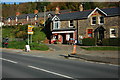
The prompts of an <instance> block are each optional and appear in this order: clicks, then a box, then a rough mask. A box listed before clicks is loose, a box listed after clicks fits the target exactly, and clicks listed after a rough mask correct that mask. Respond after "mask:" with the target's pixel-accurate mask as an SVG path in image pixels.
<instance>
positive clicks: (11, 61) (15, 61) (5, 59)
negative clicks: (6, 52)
mask: <svg viewBox="0 0 120 80" xmlns="http://www.w3.org/2000/svg"><path fill="white" fill-rule="evenodd" d="M0 59H1V60H4V61H8V62H11V63H15V64H17V63H18V62H16V61H12V60H9V59H5V58H0Z"/></svg>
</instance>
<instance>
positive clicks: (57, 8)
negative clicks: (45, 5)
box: [55, 6, 60, 14]
mask: <svg viewBox="0 0 120 80" xmlns="http://www.w3.org/2000/svg"><path fill="white" fill-rule="evenodd" d="M55 14H60V8H59V7H58V6H57V7H56V9H55Z"/></svg>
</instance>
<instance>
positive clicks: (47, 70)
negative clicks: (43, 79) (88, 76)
mask: <svg viewBox="0 0 120 80" xmlns="http://www.w3.org/2000/svg"><path fill="white" fill-rule="evenodd" d="M28 67H30V68H33V69H36V70H40V71H44V72H47V73H51V74H54V75H58V76H61V77H65V78H70V79H74V78H72V77H70V76H66V75H63V74H59V73H56V72H52V71H48V70H45V69H42V68H38V67H35V66H30V65H28Z"/></svg>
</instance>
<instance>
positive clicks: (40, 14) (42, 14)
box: [5, 9, 71, 20]
mask: <svg viewBox="0 0 120 80" xmlns="http://www.w3.org/2000/svg"><path fill="white" fill-rule="evenodd" d="M70 11H71V9H68V10H61V11H60V13H64V12H70ZM49 13H50V14H53V15H54V14H55V11H48V12H46V15H47V14H49ZM37 15H38V17H44V12H40V13H38V14H37ZM27 16H29V18H34V17H35V14H34V13H33V14H22V15H19V16H18V17H17V18H18V19H26V18H27ZM8 18H10V19H16V16H10V17H7V18H6V19H8ZM6 19H5V20H6Z"/></svg>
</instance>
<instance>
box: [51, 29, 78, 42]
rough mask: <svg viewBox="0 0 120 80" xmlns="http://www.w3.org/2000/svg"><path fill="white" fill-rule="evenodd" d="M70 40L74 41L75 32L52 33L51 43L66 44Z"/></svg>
mask: <svg viewBox="0 0 120 80" xmlns="http://www.w3.org/2000/svg"><path fill="white" fill-rule="evenodd" d="M70 39H73V40H75V39H76V31H53V32H52V39H51V43H60V44H67V43H68V42H69V41H70Z"/></svg>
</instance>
